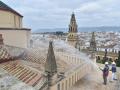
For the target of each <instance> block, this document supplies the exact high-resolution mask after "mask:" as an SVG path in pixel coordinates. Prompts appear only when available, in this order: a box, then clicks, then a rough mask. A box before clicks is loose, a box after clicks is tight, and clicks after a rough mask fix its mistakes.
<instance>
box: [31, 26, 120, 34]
mask: <svg viewBox="0 0 120 90" xmlns="http://www.w3.org/2000/svg"><path fill="white" fill-rule="evenodd" d="M56 31H63V32H68V28H53V29H49V28H48V29H38V30H35V31H33V33H41V32H56ZM92 31H97V32H98V31H102V32H104V31H105V32H106V31H113V32H120V27H117V26H108V27H107V26H102V27H79V28H78V32H92Z"/></svg>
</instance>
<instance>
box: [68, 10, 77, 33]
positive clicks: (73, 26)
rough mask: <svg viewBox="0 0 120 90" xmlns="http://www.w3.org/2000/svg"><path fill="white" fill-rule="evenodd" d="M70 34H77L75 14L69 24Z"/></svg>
mask: <svg viewBox="0 0 120 90" xmlns="http://www.w3.org/2000/svg"><path fill="white" fill-rule="evenodd" d="M69 32H73V33H77V32H78V31H77V23H76V18H75V14H74V12H73V13H72V15H71V19H70V24H69Z"/></svg>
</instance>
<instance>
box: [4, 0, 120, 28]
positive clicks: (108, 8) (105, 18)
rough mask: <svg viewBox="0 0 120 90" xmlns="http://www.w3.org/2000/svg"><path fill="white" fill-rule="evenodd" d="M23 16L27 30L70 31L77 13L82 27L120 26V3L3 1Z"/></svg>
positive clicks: (99, 0)
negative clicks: (73, 14)
mask: <svg viewBox="0 0 120 90" xmlns="http://www.w3.org/2000/svg"><path fill="white" fill-rule="evenodd" d="M2 1H3V2H5V3H6V4H7V5H9V6H10V7H12V8H14V9H15V10H17V11H18V12H20V13H21V14H22V15H23V16H24V19H23V23H24V27H30V28H32V29H33V30H35V29H39V28H67V27H68V24H69V21H70V15H71V13H72V12H73V11H74V12H75V14H76V19H77V23H78V26H79V27H86V26H89V27H90V26H120V0H2Z"/></svg>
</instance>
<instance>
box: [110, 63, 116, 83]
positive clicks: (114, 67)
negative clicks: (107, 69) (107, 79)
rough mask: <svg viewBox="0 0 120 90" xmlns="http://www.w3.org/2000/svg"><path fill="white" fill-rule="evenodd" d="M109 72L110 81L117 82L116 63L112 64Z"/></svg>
mask: <svg viewBox="0 0 120 90" xmlns="http://www.w3.org/2000/svg"><path fill="white" fill-rule="evenodd" d="M111 71H112V81H113V80H117V79H116V72H117V68H116V63H115V62H112V68H111Z"/></svg>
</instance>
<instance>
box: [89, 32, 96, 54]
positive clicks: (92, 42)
mask: <svg viewBox="0 0 120 90" xmlns="http://www.w3.org/2000/svg"><path fill="white" fill-rule="evenodd" d="M90 51H93V52H95V51H96V41H95V33H94V32H92V38H91V41H90Z"/></svg>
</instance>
